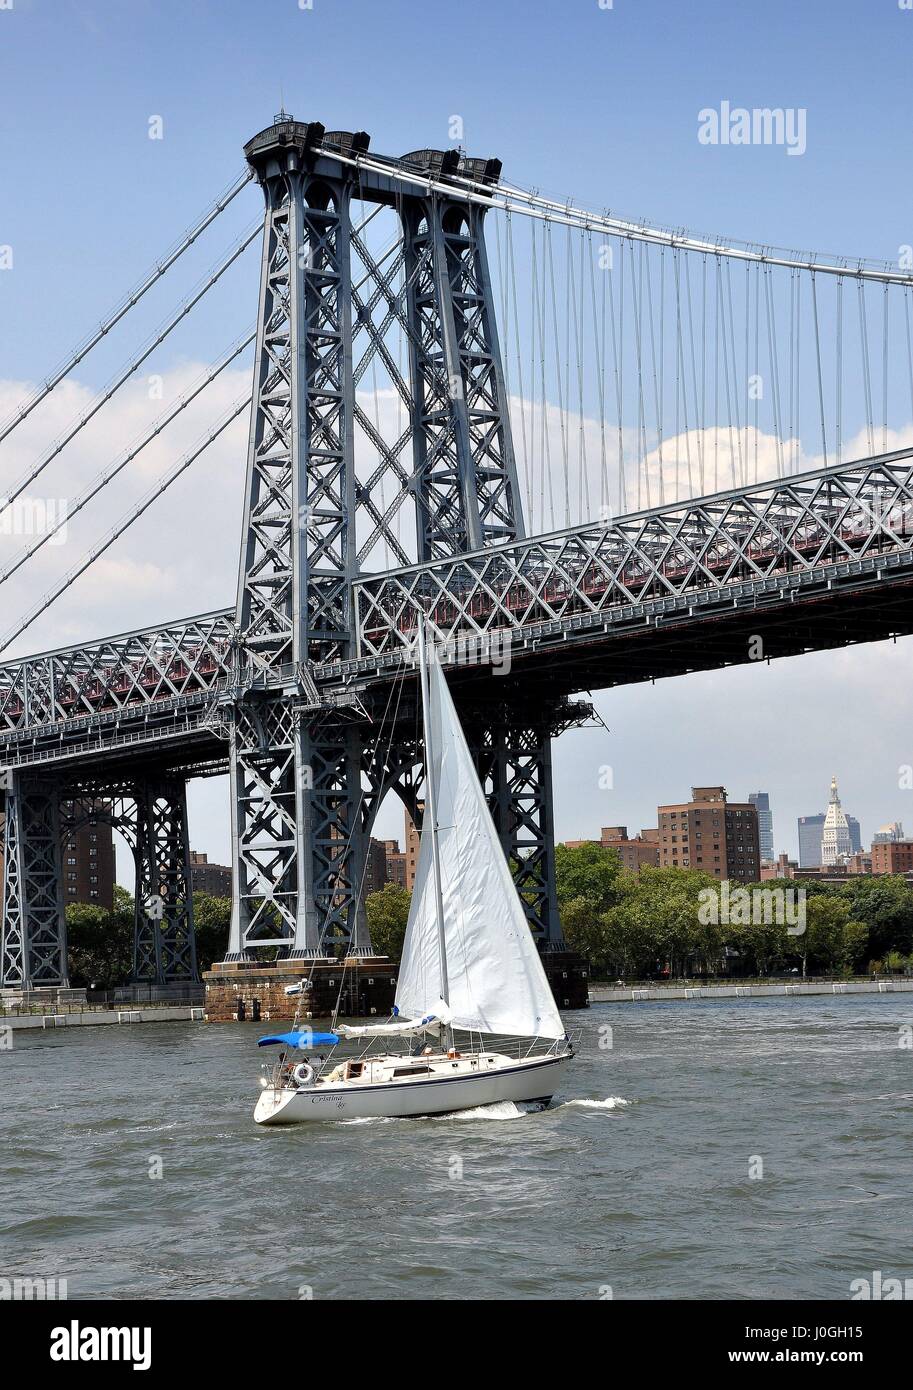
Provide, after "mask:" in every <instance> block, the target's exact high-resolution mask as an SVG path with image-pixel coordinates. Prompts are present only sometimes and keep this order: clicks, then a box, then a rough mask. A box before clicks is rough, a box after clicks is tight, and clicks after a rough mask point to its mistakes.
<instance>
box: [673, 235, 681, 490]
mask: <svg viewBox="0 0 913 1390" xmlns="http://www.w3.org/2000/svg"><path fill="white" fill-rule="evenodd" d="M673 274H674V279H675V432H674V439H675V493H674V500H675V502H678V500H680V499H681V463H680V459H678V441H680V439H681V373H680V367H678V363H680V357H681V288H680V284H678V252H677V250H675V249H673Z"/></svg>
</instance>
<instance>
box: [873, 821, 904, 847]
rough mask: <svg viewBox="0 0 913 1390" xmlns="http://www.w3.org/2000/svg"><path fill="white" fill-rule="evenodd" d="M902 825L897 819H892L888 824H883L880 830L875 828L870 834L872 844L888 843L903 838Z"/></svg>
mask: <svg viewBox="0 0 913 1390" xmlns="http://www.w3.org/2000/svg"><path fill="white" fill-rule="evenodd" d="M905 838H906V837H905V835H904V833H903V826H902V825H901V823H900V821H899V820H895V821H892V822H891V824H890V825H883V826H882V827H881V829H880V830H876V832H875V834H874V835H873V836H872V844H873V845H890V844H894V843H896V841H897V840H903V839H905Z"/></svg>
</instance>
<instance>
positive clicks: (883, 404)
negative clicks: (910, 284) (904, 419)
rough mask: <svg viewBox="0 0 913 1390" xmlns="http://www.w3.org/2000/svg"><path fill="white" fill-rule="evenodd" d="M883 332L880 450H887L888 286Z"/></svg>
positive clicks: (884, 451)
mask: <svg viewBox="0 0 913 1390" xmlns="http://www.w3.org/2000/svg"><path fill="white" fill-rule="evenodd" d="M882 314H883V321H884V333H883V336H882V340H881V452H882V453H883V454H886V453H887V452H888V287H887V285H885V287H884V297H883V299H882Z"/></svg>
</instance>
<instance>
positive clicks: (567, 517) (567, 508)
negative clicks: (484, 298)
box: [543, 223, 571, 526]
mask: <svg viewBox="0 0 913 1390" xmlns="http://www.w3.org/2000/svg"><path fill="white" fill-rule="evenodd" d="M546 230H547V232H548V236H547V238H546V243H547V246H548V265H549V281H550V288H551V292H552V334H553V337H554V340H555V381H556V383H557V387H558V418H559V424H560V430H561V462H562V467H563V469H564V524H565V526H570V524H571V493H570V475H569V465H568V457H567V434H566V431H565V418H564V396H563V394H562V391H561V341H560V338H559V336H558V296H557V292H556V289H555V260H554V256H553V253H552V232H551V226H550V225H549V224H548V223H546ZM544 404H545V401H544V397H543V406H544Z"/></svg>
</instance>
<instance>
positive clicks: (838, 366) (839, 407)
mask: <svg viewBox="0 0 913 1390" xmlns="http://www.w3.org/2000/svg"><path fill="white" fill-rule="evenodd" d="M836 317H837V341H836V350H835V353H834V356H835V363H834V370H835V372H836V375H837V386H836V397H837V400H836V420H835V423H834V429H835V431H836V437H835V441H834V447H835V452H836V457H837V467H838V468H839V467H840V464H841V461H842V458H843V281H842V280H838V281H837V313H836Z"/></svg>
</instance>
